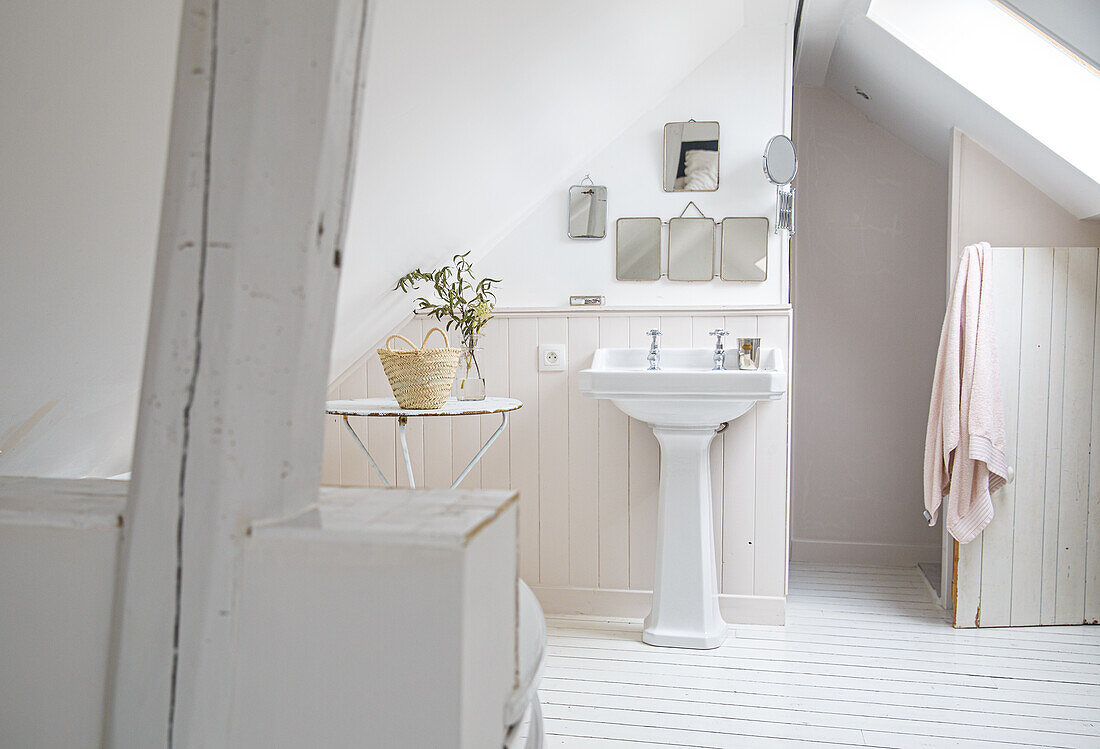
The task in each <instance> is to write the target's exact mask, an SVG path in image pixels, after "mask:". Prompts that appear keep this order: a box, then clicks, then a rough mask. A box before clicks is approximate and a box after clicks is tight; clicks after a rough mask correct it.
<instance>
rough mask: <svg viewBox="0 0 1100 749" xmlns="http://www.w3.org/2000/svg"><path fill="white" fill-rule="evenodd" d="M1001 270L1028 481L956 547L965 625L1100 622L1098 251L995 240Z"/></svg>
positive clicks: (1013, 418)
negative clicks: (1096, 441)
mask: <svg viewBox="0 0 1100 749" xmlns="http://www.w3.org/2000/svg"><path fill="white" fill-rule="evenodd" d="M990 269H991V273H992V276H991V280H990V282H991V283H992V288H993V294H994V296H993V299H994V304H995V305H996V309H995V316H996V329H997V344H998V352H999V358H1000V367H1001V387H1002V390H1003V397H1004V414H1005V434H1006V442H1007V445H1006V447H1007V451H1008V462H1009V465H1011V466H1013V467H1014V468H1015V473H1016V478H1015V481H1014V482H1012V483H1010V484H1008V485H1007V486H1005V487H1004V488H1002V489H1000V490H999V491H997V492H996V493H995V494H994V495H993V506H994V512H995V514H994V518H993V521H992V522H991V523H990V524H989V525H988V526H987V527H986V529H985V531H984V532H983V533H982V535H981V536H979V537H978V538H976V539H975V540H974V541H972V542H971V543H969V544H965V545H964V544H956V554H955V569H954V588H955V595H954V602H955V611H954V623H955V626H956V627H960V628H963V627H1005V626H1032V625H1038V624H1082V623H1086V624H1088V623H1093V624H1095V623H1097V621H1098V620H1100V455H1094V454H1093V452H1092V450H1091V445H1092V441H1093V439H1094V438H1096V439H1100V394H1098V390H1100V387H1098V386H1100V367H1097V366H1095V365H1096V363H1097V362H1096V352H1097V350H1098V349H1100V340H1098V336H1100V325H1098V321H1097V312H1098V306H1097V273H1098V251H1097V248H1032V247H1028V248H1004V247H1001V248H994V249H993V251H992V263H991V264H990ZM1098 452H1100V451H1098ZM1090 531H1091V532H1090Z"/></svg>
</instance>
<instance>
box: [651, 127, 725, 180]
mask: <svg viewBox="0 0 1100 749" xmlns="http://www.w3.org/2000/svg"><path fill="white" fill-rule="evenodd" d="M664 188H665V192H709V191H712V190H717V189H718V123H717V122H696V121H695V120H689V121H687V122H669V123H668V124H666V125H665V167H664Z"/></svg>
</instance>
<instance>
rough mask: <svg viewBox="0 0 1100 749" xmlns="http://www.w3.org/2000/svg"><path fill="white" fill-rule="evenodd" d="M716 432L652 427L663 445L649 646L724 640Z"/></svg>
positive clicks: (696, 644)
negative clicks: (717, 553)
mask: <svg viewBox="0 0 1100 749" xmlns="http://www.w3.org/2000/svg"><path fill="white" fill-rule="evenodd" d="M715 432H716V428H715V427H703V428H695V427H663V426H654V427H653V433H654V434H655V435H656V436H657V441H658V442H660V444H661V485H660V490H659V494H658V499H657V562H656V567H655V568H654V575H653V610H652V611H650V613H649V616H647V617H646V618H645V628H644V629H643V631H642V641H643V642H647V643H649V644H650V645H662V646H666V647H678V648H716V647H718V646H719V645H721V644H722V642H723V641H724V640H725V639H726V629H727V627H726V623H725V621H723V620H722V614H721V612H720V611H719V610H718V573H717V571H716V568H715V562H714V519H713V518H714V516H713V514H712V510H711V501H712V500H711V493H710V443H711V441H712V440H713V439H714V435H715Z"/></svg>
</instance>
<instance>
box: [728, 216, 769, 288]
mask: <svg viewBox="0 0 1100 749" xmlns="http://www.w3.org/2000/svg"><path fill="white" fill-rule="evenodd" d="M767 278H768V220H767V219H766V218H724V219H722V280H723V281H764V280H767Z"/></svg>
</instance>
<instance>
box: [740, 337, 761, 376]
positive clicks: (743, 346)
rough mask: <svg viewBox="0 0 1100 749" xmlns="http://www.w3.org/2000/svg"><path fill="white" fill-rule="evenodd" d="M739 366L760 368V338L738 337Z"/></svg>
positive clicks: (742, 367) (741, 367)
mask: <svg viewBox="0 0 1100 749" xmlns="http://www.w3.org/2000/svg"><path fill="white" fill-rule="evenodd" d="M737 368H738V369H760V339H759V338H738V339H737Z"/></svg>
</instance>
